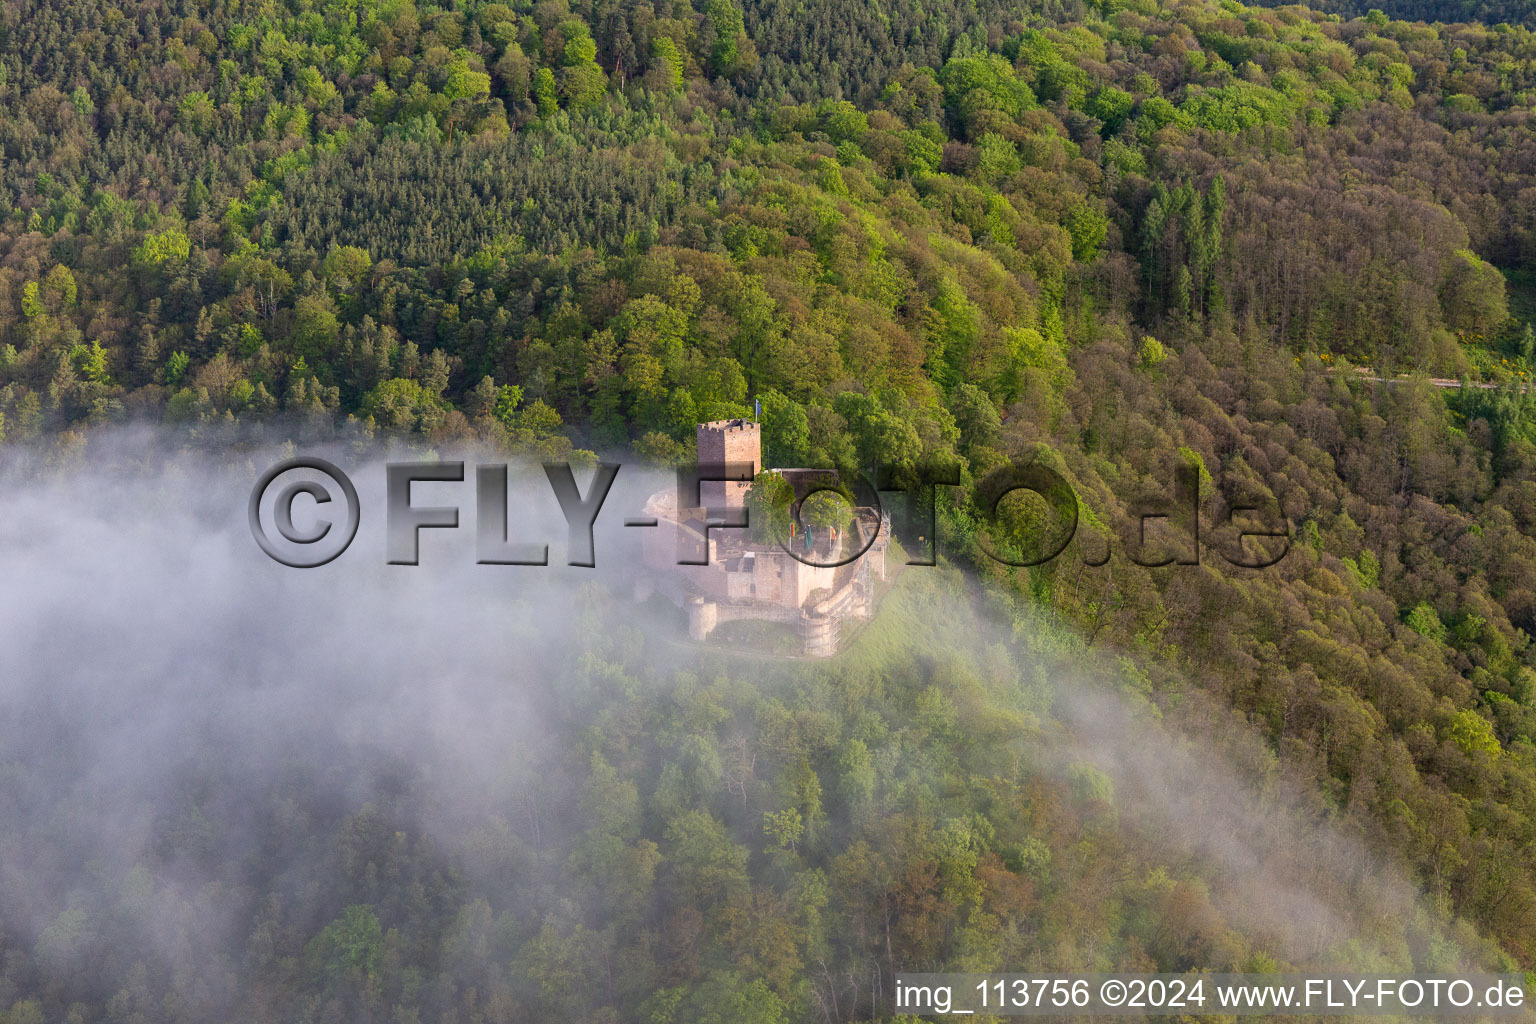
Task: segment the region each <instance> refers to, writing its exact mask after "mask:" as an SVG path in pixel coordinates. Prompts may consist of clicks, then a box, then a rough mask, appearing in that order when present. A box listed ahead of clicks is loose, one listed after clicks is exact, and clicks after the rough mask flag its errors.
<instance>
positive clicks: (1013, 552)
mask: <svg viewBox="0 0 1536 1024" xmlns="http://www.w3.org/2000/svg"><path fill="white" fill-rule="evenodd" d="M620 468H621V466H620V464H618V463H613V462H601V463H598V464H596V466H595V467H594V470H593V473H592V479H591V480H590V481H589V482H588V484H587V485H586V491H585V493H583V492H582V488H581V487H580V486H579V485H578V483H577V481H576V473H575V471H574V470H573V468H572V466H571V464H570V463H568V462H560V463H555V462H552V463H544V464H543V471H544V475H545V477H546V479H547V480H548V482H549V486H550V489H551V492H552V495H553V497H554V499H555V502H556V503H557V504H558V506H559V509H560V512H561V513H562V515H563V516H564V519H565V525H566V564H568V565H573V566H580V567H586V568H592V567H595V566H596V564H597V560H596V543H595V540H594V527H595V526H596V524H597V520H598V516H599V514H600V513H601V512H602V510H603V507H604V504H605V502H606V501H607V499H608V496H609V493H610V491H611V489H612V487H613V483H614V480H615V479H616V478H617V477H618V474H619V471H620ZM384 470H385V500H384V518H385V557H386V560H387V561H388V563H389V564H390V565H416V564H418V562H419V559H420V545H421V531H422V530H432V529H436V530H455V529H458V527H459V512H460V507H459V506H458V505H419V504H416V503H415V501H414V500H413V496H412V485H413V484H417V483H439V484H441V483H459V484H462V483H464V482H465V480H466V473H465V464H464V463H463V462H456V461H438V462H392V463H387V464H386V465H385V466H384ZM300 474H304V475H303V476H301V475H300ZM316 475H318V476H320V477H323V478H324V479H323V480H317V479H313V477H314V476H316ZM1173 475H1174V487H1173V492H1174V493H1173V497H1172V498H1171V499H1166V498H1165V499H1163V500H1161V501H1153V502H1150V505H1152V506H1153V507H1148V508H1144V509H1138V510H1136V511H1135V513H1134V514H1133V522H1134V524H1135V529H1134V531H1133V533H1132V535H1131V543H1128V544H1127V545H1126V555H1127V557H1128V558H1130V559H1131V560H1132V561H1133V562H1135V563H1136V564H1138V565H1143V566H1148V567H1160V566H1166V565H1198V564H1199V561H1200V555H1201V548H1202V537H1201V510H1200V506H1201V497H1200V474H1199V471H1198V469H1197V468H1195V467H1192V466H1187V465H1180V466H1178V467H1177V468H1175V470H1174V473H1173ZM765 481H766V482H765ZM959 484H960V473H959V471H958V469H956V468H954V467H938V468H934V467H927V468H920V469H916V470H912V471H909V472H905V473H886V474H882V479H881V481H880V484H879V485H875V484H872V483H871V482H870V481H869V479H868V478H867V477H866V476H865V475H864V474H863V473H862V472H861V471H858V470H851V471H850V470H847V469H842V470H837V469H793V470H788V469H786V470H768V471H766V472H759V470H758V466H757V465H756V464H755V463H753V462H720V463H700V464H696V465H691V466H683V467H679V468H678V470H677V486H676V491H675V494H668V493H665V492H658V493H657V494H656V495H653V496H652V498H651V499H650V500H649V501H647V502H645V503H644V504H643V506H642V507H641V508H639V509H635V510H632V511H634V512H635V513H636V514H633V515H628V516H626V517H625V519H624V521H623V525H624V526H625V527H635V528H640V529H651V530H659V532H663V533H667V534H670V535H671V537H670V539H671V541H672V543H674V545H675V551H676V563H677V564H678V565H707V564H709V562H710V556H711V553H712V552H713V551H714V550H715V547H714V539H715V538H716V537H718V536H719V535H720V532H721V531H751V530H755V531H756V534H755V536H757V537H758V538H759V540H763V541H765V542H768V543H771V544H773V545H775V546H777V547H778V548H779V549H780V550H782V551H784V552H785V553H786V554H788V555H789V556H790V557H792V558H794V559H795V560H796V561H798V562H801V563H802V564H804V565H808V566H815V567H822V568H826V567H836V566H842V565H846V564H849V563H851V562H854V561H856V560H857V559H859V558H860V557H862V556H863V555H864V554H865V553H866V552H868V551H870V550H871V549H872V548H874V547H875V546H876V545H877V544H881V549H882V550H883V544H882V543H881V541H882V534H884V533H886V532H887V531H891V530H892V524H891V518H890V515H889V513H888V512H887V511H886V508H885V502H884V501H882V495H884V496H885V500H886V501H889V500H890V499H891V498H892V497H893V496H898V495H899V497H897V498H896V500H895V503H894V504H895V505H896V506H897V508H898V510H899V511H900V512H901V513H902V516H901V520H900V521H901V529H899V530H897V531H895V532H897V533H898V534H899V535H900V538H901V540H902V543H903V546H904V547H905V548H906V549H907V551H908V552H909V557H908V559H907V564H908V565H929V566H931V565H935V564H937V554H938V552H937V543H936V540H935V538H936V537H937V534H938V522H937V518H938V516H937V509H938V501H937V500H936V499H937V495H938V489H939V488H941V487H956V486H958V485H959ZM759 491H762V492H764V493H762V494H759V493H758V492H759ZM818 496H820V497H818ZM466 497H472V499H473V501H474V507H475V510H476V517H475V550H476V562H477V563H479V564H482V565H513V566H540V565H548V564H549V539H550V538H538V537H517V536H513V535H512V534H513V532H514V531H512V530H510V529H509V513H510V504H511V503H510V498H509V486H508V471H507V464H506V463H488V464H481V465H477V466H476V467H475V469H474V486H473V493H472V495H466ZM828 497H830V498H831V499H832V500H831V501H827V500H823V499H826V498H828ZM1019 497H1024V498H1027V500H1028V502H1029V503H1030V506H1031V509H1032V511H1031V513H1030V514H1029V515H1028V516H1027V517H1025V518H1026V519H1027V523H1026V524H1025V525H1024V526H1021V525H1020V523H1019V517H1018V516H1010V515H1009V514H1008V513H1007V510H1006V508H1005V504H1006V503H1007V502H1008V501H1009V500H1010V499H1015V500H1016V499H1017V498H1019ZM974 504H975V511H976V512H978V513H979V516H980V519H981V522H982V528H981V529H980V530H979V531H978V532H977V546H978V547H980V548H981V550H982V551H983V552H984V553H985V554H986V555H987V556H988V557H989V558H992V559H994V560H995V561H998V562H1001V563H1003V564H1006V565H1012V566H1035V565H1043V564H1045V563H1047V562H1050V561H1052V560H1053V559H1055V558H1057V557H1059V556H1060V555H1061V554H1062V552H1063V551H1065V550H1066V548H1067V546H1068V545H1069V544H1070V543H1071V542H1072V540H1073V538H1074V537H1075V536H1076V534H1077V532H1078V528H1079V522H1080V516H1079V509H1080V505H1079V501H1078V498H1077V495H1076V493H1075V492H1074V491H1073V489H1072V487H1071V485H1070V484H1068V482H1067V481H1066V479H1065V478H1063V477H1062V475H1061V474H1060V473H1058V472H1057V471H1056V470H1054V469H1052V468H1051V467H1049V466H1046V465H1043V464H1041V463H1039V462H1032V463H1029V464H1027V465H1023V466H1008V467H1005V468H1003V469H999V470H996V471H994V472H992V473H990V474H989V475H987V476H986V477H985V478H983V479H982V480H981V481H980V482H979V483H978V484H977V486H976V489H975V499H974ZM1270 504H1273V502H1270ZM304 505H307V506H308V508H307V509H306V511H307V512H308V515H307V516H305V517H303V521H304V523H305V525H302V526H301V525H299V523H298V522H296V519H295V508H296V507H301V506H304ZM839 506H840V507H841V509H842V512H841V514H839V512H838V511H837V508H838V507H839ZM827 510H831V511H830V512H829V511H827ZM247 514H248V519H249V522H250V528H251V534H252V536H253V537H254V538H255V540H256V543H257V544H258V545H259V546H260V548H261V550H262V551H264V552H266V554H267V555H268V556H270V557H271V558H272V559H274V560H275V561H278V562H280V563H282V564H283V565H287V566H292V567H294V568H316V567H318V566H322V565H325V564H327V563H329V562H331V561H333V560H334V559H336V558H337V557H338V556H339V555H341V554H342V553H343V552H344V551H346V550H347V548H348V547H349V546H350V545H351V544H352V541H353V539H354V538H355V537H356V536H357V531H358V526H359V524H360V522H361V519H362V503H361V500H360V498H359V496H358V492H357V488H356V486H354V484H353V482H352V480H351V478H350V477H348V475H347V474H346V473H345V472H343V471H342V470H341V469H340V468H339V467H337V466H336V465H334V464H333V463H331V462H327V461H326V460H324V459H320V458H315V457H312V456H300V457H297V458H291V459H287V460H285V461H283V462H280V463H278V464H277V465H275V466H273V467H272V468H270V469H269V470H267V471H266V472H265V473H263V474H262V476H261V477H260V479H258V480H257V482H256V485H255V486H254V487H253V488H252V490H251V495H250V501H249V504H248V508H247ZM754 515H757V516H761V517H763V518H764V519H766V520H767V522H761V521H759V522H757V523H754V520H753V517H754ZM1240 517H1246V518H1247V519H1249V520H1253V519H1257V520H1258V522H1257V523H1255V522H1247V523H1246V524H1245V523H1243V522H1240V521H1239V520H1240ZM1264 520H1268V521H1269V522H1270V523H1275V522H1276V521H1278V523H1279V525H1265V524H1264ZM519 521H520V522H522V521H524V519H523V517H519ZM1154 524H1155V525H1154ZM1225 525H1227V526H1229V527H1230V530H1229V531H1228V532H1229V540H1230V541H1232V543H1228V544H1227V545H1225V548H1226V549H1225V550H1220V554H1221V556H1222V557H1223V558H1224V559H1226V560H1227V561H1228V562H1230V563H1231V564H1233V565H1236V566H1240V567H1243V568H1250V569H1261V568H1266V567H1268V566H1271V565H1274V564H1275V563H1277V562H1279V561H1280V559H1281V558H1283V557H1284V556H1285V554H1286V552H1287V551H1288V550H1289V544H1290V531H1289V528H1288V526H1287V525H1286V524H1285V523H1284V521H1283V519H1282V518H1281V517H1280V515H1279V512H1278V509H1273V508H1271V509H1265V508H1262V507H1261V506H1260V504H1258V503H1255V504H1247V505H1244V504H1241V503H1233V504H1229V505H1228V506H1227V507H1226V509H1225ZM1149 527H1152V528H1153V529H1155V530H1157V531H1158V532H1160V534H1161V535H1162V536H1161V543H1152V542H1151V540H1150V539H1149ZM1250 540H1255V541H1257V542H1258V543H1252V544H1250V543H1248V542H1249V541H1250ZM1082 548H1083V552H1082V555H1081V557H1082V560H1083V562H1084V563H1085V564H1087V565H1103V564H1105V563H1106V562H1107V561H1108V560H1109V558H1110V555H1111V543H1110V542H1109V540H1108V539H1103V540H1101V542H1100V543H1099V544H1098V545H1096V547H1095V548H1094V550H1089V548H1090V545H1086V544H1085V545H1082Z"/></svg>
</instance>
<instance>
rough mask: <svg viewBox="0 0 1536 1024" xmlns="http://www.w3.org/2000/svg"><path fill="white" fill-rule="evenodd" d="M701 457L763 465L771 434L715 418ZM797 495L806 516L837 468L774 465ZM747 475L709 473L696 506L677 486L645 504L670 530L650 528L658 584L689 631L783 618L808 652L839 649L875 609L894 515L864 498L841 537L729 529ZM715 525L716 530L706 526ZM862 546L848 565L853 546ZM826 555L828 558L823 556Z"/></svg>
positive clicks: (704, 433) (704, 634)
mask: <svg viewBox="0 0 1536 1024" xmlns="http://www.w3.org/2000/svg"><path fill="white" fill-rule="evenodd" d="M697 436H698V450H699V455H698V460H699V464H700V465H723V464H733V465H742V466H745V465H750V467H751V471H752V475H753V476H754V477H755V476H756V475H757V474H759V473H760V472H761V471H762V466H763V460H762V433H761V427H760V425H759V424H758V423H756V422H753V421H752V420H746V419H734V420H716V421H714V422H712V423H701V424H699V426H698V431H697ZM770 472H773V473H775V474H777V475H778V476H780V477H782V478H783V479H784V480H785V481H786V482H787V483H788V484H789V486H790V489H791V492H792V493H793V495H794V501H793V505H792V506H791V509H790V516H791V519H792V520H797V519H798V515H799V506H800V502H801V501H803V500H804V499H805V498H806V497H807V496H808V495H809V494H810V493H812V492H813V491H816V490H822V489H826V488H827V487H829V486H835V485H836V483H837V473H836V471H835V470H817V469H775V470H770ZM750 489H751V483H750V482H748V481H745V480H743V481H737V480H729V481H722V480H706V481H701V482H700V484H699V498H698V504H697V505H689V504H686V503H685V504H684V506H683V507H679V502H678V496H677V494H676V493H675V492H674V491H670V490H668V491H660V492H658V493H656V494H654V495H652V496H651V498H650V500H649V501H648V502H647V503H646V508H645V514H646V515H647V516H652V517H655V518H656V520H657V521H658V523H659V525H660V527H661V529H658V530H655V531H646V532H647V537H646V542H645V561H646V565H647V566H648V567H649V568H650V570H651V579H650V580H649V581H647V583H646V584H643V585H642V589H649V588H651V587H654V588H656V589H659V590H661V591H662V592H663V593H665V594H666V595H667V596H668V597H670V598H672V599H673V600H674V601H676V602H677V603H678V604H679V605H680V606H681V607H683V608H685V609H686V610H687V612H688V633H689V636H690V637H691V638H692V639H693V640H695V641H700V642H702V641H704V640H706V639H707V638H708V637H709V635H710V634H711V633H712V632H713V631H714V630H715V628H716V627H717V626H718V625H719V624H720V623H722V622H730V621H735V620H744V619H750V620H760V621H773V622H782V623H786V624H788V625H791V626H793V627H794V629H795V630H796V632H797V634H798V635H799V638H800V641H801V649H802V651H803V653H804V654H805V655H806V656H807V657H814V658H826V657H831V656H832V655H834V654H836V653H837V651H838V649H839V647H840V646H841V645H842V642H843V639H844V637H845V636H846V635H847V633H848V632H849V631H850V629H851V627H852V626H853V625H854V624H856V623H858V622H863V621H867V620H869V619H870V618H872V617H873V616H874V611H875V581H876V580H884V579H885V578H886V565H885V556H886V550H887V547H888V546H889V542H890V541H889V538H890V523H889V521H888V520H887V519H885V518H884V517H883V516H882V515H881V513H880V512H878V511H877V510H876V509H873V508H869V507H867V506H860V507H857V508H855V509H854V511H853V519H852V522H851V524H850V526H849V527H848V529H846V530H844V531H843V534H842V535H840V536H839V535H837V534H836V532H835V531H830V530H824V531H822V533H821V536H817V537H814V538H811V539H809V541H808V543H809V546H807V538H806V536H805V534H803V533H797V534H796V536H795V537H794V538H793V539H792V540H790V541H789V542H788V543H780V542H779V541H778V540H774V541H767V542H764V541H761V540H757V539H754V535H753V531H752V530H750V529H731V528H722V526H721V525H720V524H721V522H722V521H724V520H725V519H726V518H727V516H730V515H732V514H735V513H737V512H738V510H745V508H746V504H747V492H748V491H749V490H750ZM706 527H712V528H708V529H707V528H706ZM858 551H862V552H863V553H862V554H860V555H858V556H857V557H855V558H852V559H851V560H850V561H847V562H846V564H843V565H833V564H830V563H834V562H839V561H843V560H844V559H846V558H848V556H849V555H851V554H852V553H853V552H858ZM680 552H685V553H687V552H697V555H696V557H694V556H692V555H690V556H689V557H690V558H692V560H695V561H706V552H707V564H704V565H679V564H678V562H679V553H680ZM817 563H820V564H817Z"/></svg>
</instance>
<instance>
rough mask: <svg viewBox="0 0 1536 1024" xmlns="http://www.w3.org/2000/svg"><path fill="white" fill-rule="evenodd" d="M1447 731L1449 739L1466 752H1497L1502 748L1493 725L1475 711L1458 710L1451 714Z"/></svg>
mask: <svg viewBox="0 0 1536 1024" xmlns="http://www.w3.org/2000/svg"><path fill="white" fill-rule="evenodd" d="M1449 732H1450V737H1451V741H1452V742H1454V743H1455V744H1456V745H1457V746H1458V747H1460V748H1461V749H1462V750H1463V751H1465V752H1466V753H1468V754H1471V753H1473V752H1475V751H1482V752H1484V753H1489V754H1497V753H1498V752H1499V751H1500V749H1502V748H1500V746H1499V739H1498V737H1497V736H1495V735H1494V734H1493V727H1492V726H1491V725H1489V724H1488V720H1487V719H1485V718H1484V717H1483V716H1482V715H1479V714H1478V713H1477V712H1476V711H1471V710H1467V711H1458V712H1456V713H1455V714H1454V715H1452V716H1451V723H1450V729H1449Z"/></svg>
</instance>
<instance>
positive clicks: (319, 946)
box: [305, 905, 384, 978]
mask: <svg viewBox="0 0 1536 1024" xmlns="http://www.w3.org/2000/svg"><path fill="white" fill-rule="evenodd" d="M383 953H384V933H383V929H382V928H381V927H380V925H379V919H378V916H377V915H376V914H375V913H374V911H373V908H372V907H368V906H361V905H359V906H351V907H348V908H347V909H346V910H344V911H342V912H341V916H340V917H338V918H336V920H334V921H332V922H331V923H330V924H328V925H326V926H325V928H324V929H322V930H321V932H320V934H319V935H316V936H315V937H314V939H312V940H311V941H310V943H309V945H308V947H306V949H305V955H306V956H307V957H308V958H309V961H310V963H311V964H312V965H314V967H315V968H316V969H317V970H319V971H321V972H323V973H324V974H325V975H327V976H328V977H331V978H371V977H372V976H373V975H374V973H375V972H376V971H378V969H379V963H380V960H381V958H382V957H383Z"/></svg>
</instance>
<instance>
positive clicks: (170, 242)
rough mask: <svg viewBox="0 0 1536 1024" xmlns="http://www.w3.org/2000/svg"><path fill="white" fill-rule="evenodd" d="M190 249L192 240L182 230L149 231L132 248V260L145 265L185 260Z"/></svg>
mask: <svg viewBox="0 0 1536 1024" xmlns="http://www.w3.org/2000/svg"><path fill="white" fill-rule="evenodd" d="M191 251H192V242H191V240H190V239H189V238H187V235H186V233H185V232H184V231H181V230H178V229H177V228H167V229H166V230H164V231H151V232H149V233H148V234H146V235H145V236H144V240H143V241H142V242H140V243H139V244H138V246H137V247H135V248H134V250H133V262H135V263H137V264H140V265H141V266H147V267H158V266H162V265H164V264H166V263H171V262H177V261H181V260H185V259H186V258H187V256H188V255H189V254H190V253H191Z"/></svg>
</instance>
